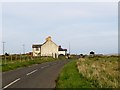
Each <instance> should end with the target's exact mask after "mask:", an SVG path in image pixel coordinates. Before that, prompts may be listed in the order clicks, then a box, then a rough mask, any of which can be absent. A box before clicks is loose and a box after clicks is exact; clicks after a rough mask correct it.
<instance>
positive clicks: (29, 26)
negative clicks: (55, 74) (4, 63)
mask: <svg viewBox="0 0 120 90" xmlns="http://www.w3.org/2000/svg"><path fill="white" fill-rule="evenodd" d="M2 29H3V32H2V35H3V36H2V37H3V41H5V42H6V43H5V51H6V52H8V53H23V49H22V48H23V47H22V45H23V44H25V49H26V52H30V51H32V48H31V46H32V44H38V43H40V44H41V43H43V42H44V41H45V38H46V37H47V36H52V39H53V41H54V42H55V43H56V44H57V45H61V46H62V47H63V48H67V49H68V48H69V43H70V47H71V53H75V54H80V53H84V54H88V53H89V52H90V51H91V50H93V51H95V52H96V53H103V54H109V53H118V5H117V3H110V2H106V3H105V2H75V3H72V2H71V3H70V2H66V3H65V2H59V3H55V2H50V3H49V2H46V3H43V2H39V3H28V2H27V3H25V2H23V3H3V4H2ZM0 53H2V52H0Z"/></svg>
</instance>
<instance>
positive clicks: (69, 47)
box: [69, 42, 70, 54]
mask: <svg viewBox="0 0 120 90" xmlns="http://www.w3.org/2000/svg"><path fill="white" fill-rule="evenodd" d="M69 54H70V42H69Z"/></svg>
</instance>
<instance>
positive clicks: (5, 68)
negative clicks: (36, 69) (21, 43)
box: [2, 57, 56, 72]
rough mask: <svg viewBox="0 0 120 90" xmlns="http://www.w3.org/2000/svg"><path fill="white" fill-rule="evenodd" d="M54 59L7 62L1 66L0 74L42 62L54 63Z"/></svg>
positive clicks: (44, 58)
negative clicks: (0, 71)
mask: <svg viewBox="0 0 120 90" xmlns="http://www.w3.org/2000/svg"><path fill="white" fill-rule="evenodd" d="M55 60H56V59H54V58H52V57H39V58H34V59H33V60H22V61H20V60H16V61H14V62H11V63H10V62H9V63H7V64H2V72H5V71H9V70H13V69H17V68H20V67H27V66H30V65H33V64H41V63H44V62H51V61H55Z"/></svg>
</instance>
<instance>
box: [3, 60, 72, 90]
mask: <svg viewBox="0 0 120 90" xmlns="http://www.w3.org/2000/svg"><path fill="white" fill-rule="evenodd" d="M69 61H70V60H56V61H54V62H47V63H42V64H36V65H32V66H29V67H24V68H20V69H16V70H12V71H8V72H3V74H2V77H3V78H2V79H3V80H2V81H3V82H2V86H3V89H6V88H55V80H56V79H57V77H58V74H59V73H60V70H61V69H62V68H63V66H64V65H65V64H66V63H68V62H69Z"/></svg>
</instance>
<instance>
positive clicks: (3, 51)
mask: <svg viewBox="0 0 120 90" xmlns="http://www.w3.org/2000/svg"><path fill="white" fill-rule="evenodd" d="M2 43H3V55H5V42H2Z"/></svg>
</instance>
